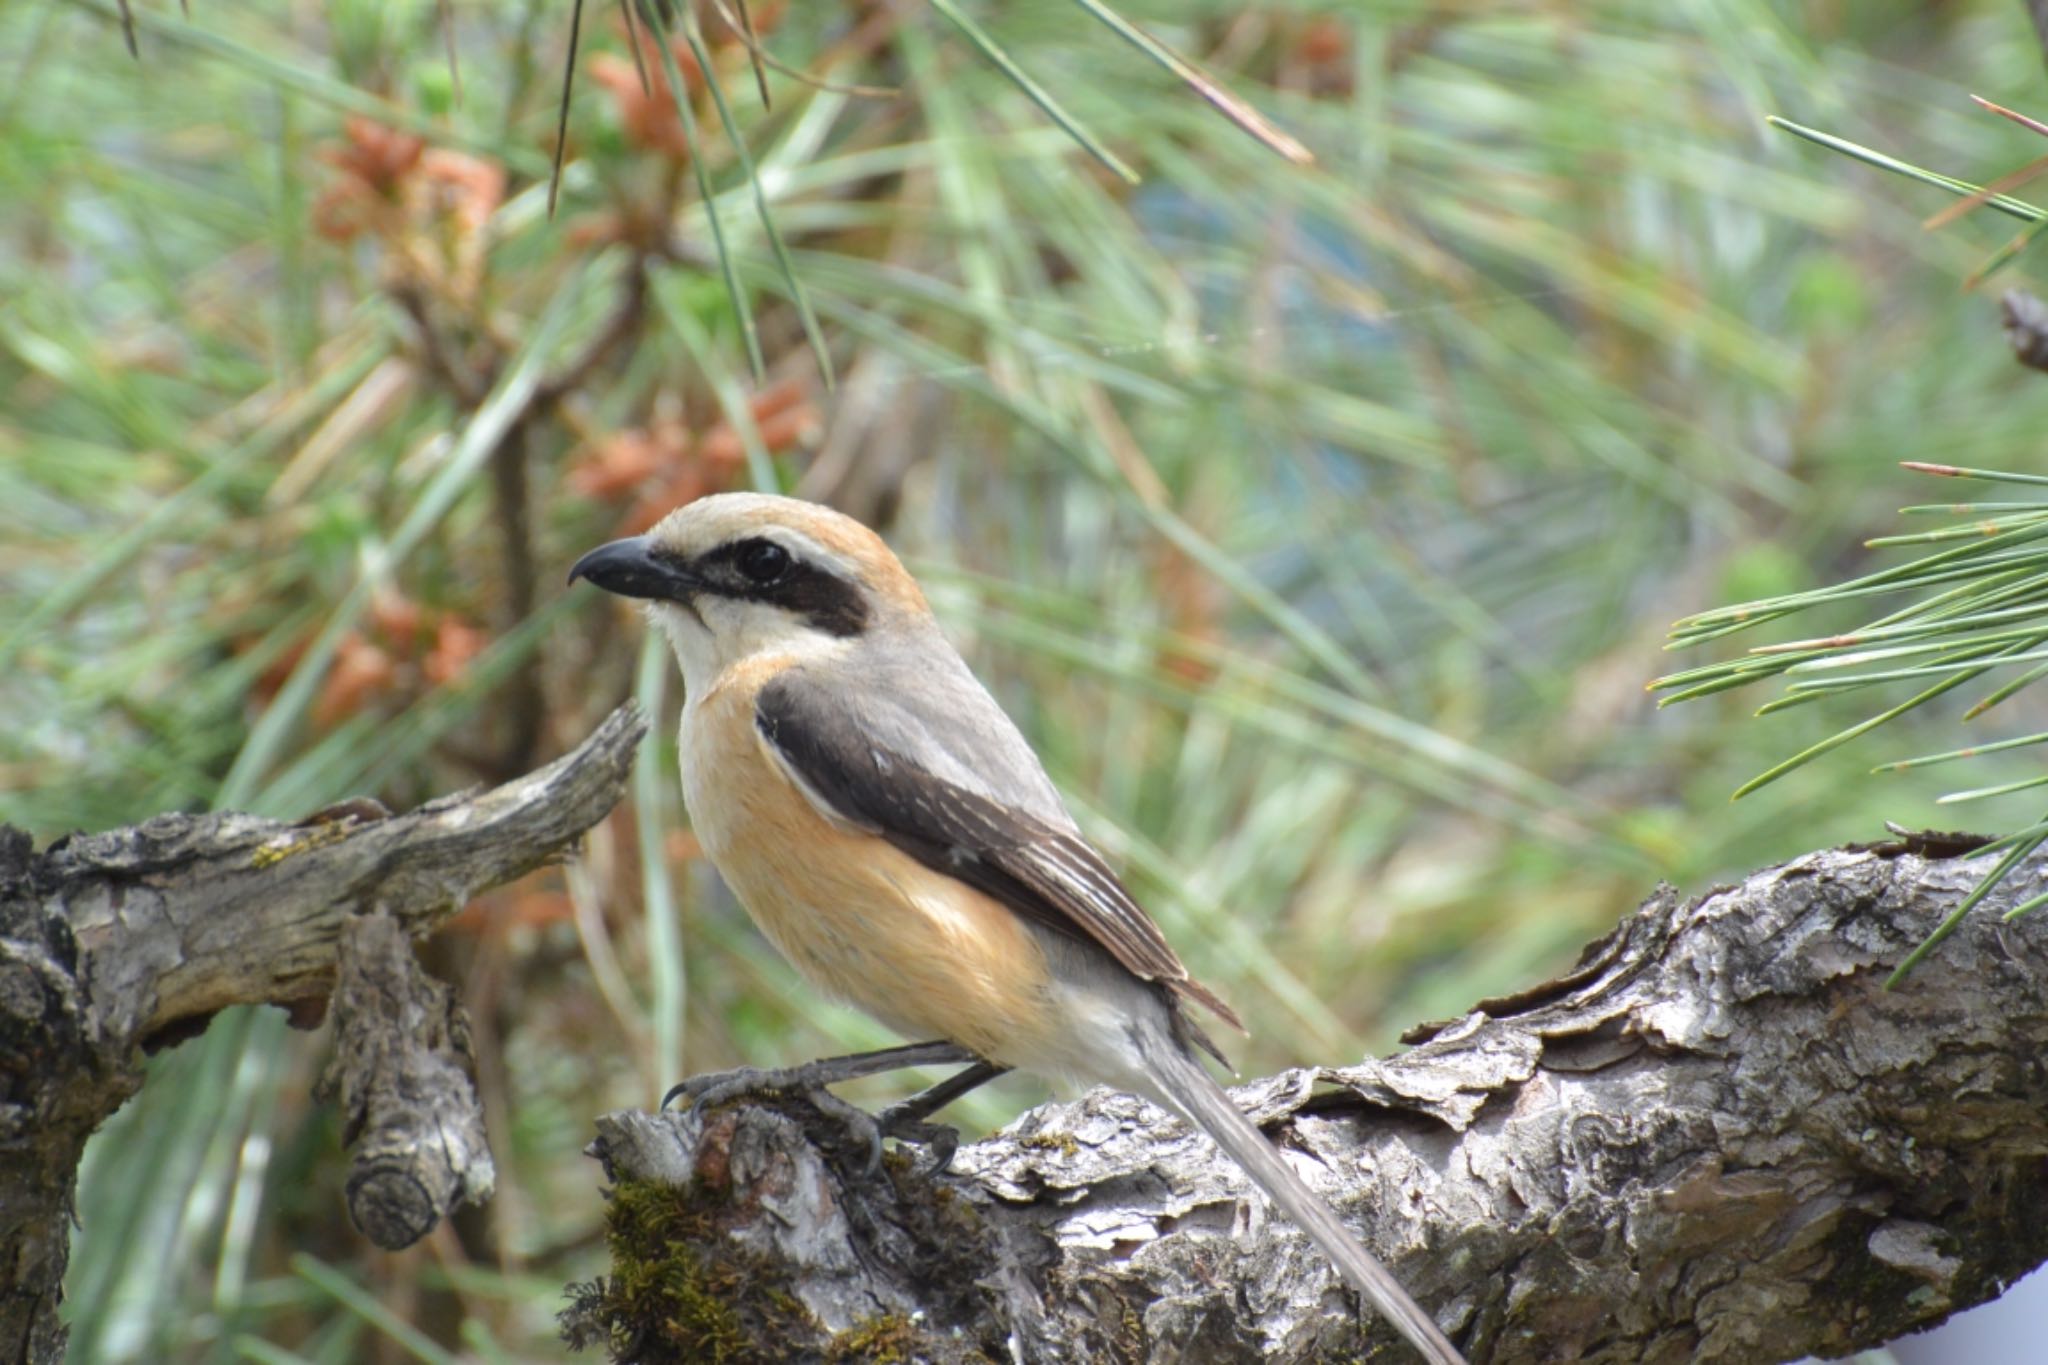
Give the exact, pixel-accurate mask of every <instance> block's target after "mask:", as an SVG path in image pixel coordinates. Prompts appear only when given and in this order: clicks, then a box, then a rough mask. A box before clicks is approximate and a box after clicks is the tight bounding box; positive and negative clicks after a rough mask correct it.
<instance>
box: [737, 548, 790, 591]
mask: <svg viewBox="0 0 2048 1365" xmlns="http://www.w3.org/2000/svg"><path fill="white" fill-rule="evenodd" d="M733 562H734V563H735V564H736V565H738V566H739V571H740V572H741V573H742V574H744V575H745V576H746V578H747V580H748V581H749V582H752V583H758V584H760V585H762V586H763V587H766V586H767V585H768V584H770V583H773V582H774V581H775V580H776V579H778V578H781V577H782V576H783V575H784V574H786V573H788V572H789V551H787V550H785V549H783V548H782V547H781V546H780V545H777V544H776V543H775V542H774V541H772V540H750V541H748V542H747V543H746V544H744V545H742V546H740V548H739V553H738V554H737V555H735V556H734V557H733Z"/></svg>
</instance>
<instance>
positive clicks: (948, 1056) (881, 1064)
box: [661, 1042, 981, 1109]
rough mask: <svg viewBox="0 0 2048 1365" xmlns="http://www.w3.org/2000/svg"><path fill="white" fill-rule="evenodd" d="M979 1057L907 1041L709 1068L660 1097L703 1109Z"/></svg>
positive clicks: (956, 1048)
mask: <svg viewBox="0 0 2048 1365" xmlns="http://www.w3.org/2000/svg"><path fill="white" fill-rule="evenodd" d="M980 1060H981V1058H979V1057H977V1056H975V1055H974V1054H973V1053H972V1052H970V1051H968V1050H967V1049H966V1048H964V1047H961V1046H960V1045H959V1044H958V1043H943V1042H932V1043H907V1044H905V1045H904V1046H902V1047H885V1048H881V1049H878V1050H877V1051H874V1052H854V1053H849V1054H848V1055H846V1056H844V1057H822V1058H820V1059H819V1060H817V1061H815V1062H805V1063H804V1064H803V1065H802V1066H784V1067H775V1068H773V1069H762V1068H756V1067H751V1066H740V1067H734V1068H733V1069H732V1070H731V1071H707V1072H705V1073H704V1074H703V1075H701V1076H692V1077H690V1078H689V1079H688V1080H685V1081H682V1082H680V1083H679V1084H677V1085H674V1086H671V1087H670V1088H669V1092H668V1093H667V1094H666V1095H663V1096H662V1097H661V1107H662V1108H664V1109H666V1108H668V1107H669V1106H670V1105H671V1104H674V1103H675V1102H676V1100H677V1099H678V1098H681V1099H686V1100H689V1101H690V1107H691V1108H693V1109H702V1108H704V1107H705V1106H707V1105H713V1104H723V1103H725V1102H726V1101H727V1100H733V1099H738V1098H739V1097H741V1096H742V1095H764V1094H792V1093H799V1094H800V1093H803V1092H806V1091H811V1090H822V1089H824V1088H825V1087H826V1086H828V1085H837V1084H839V1083H840V1082H841V1081H857V1080H859V1079H860V1078H861V1077H863V1076H879V1075H881V1074H882V1073H883V1072H884V1071H901V1070H903V1069H904V1068H905V1067H912V1066H950V1065H952V1064H953V1063H955V1062H978V1061H980Z"/></svg>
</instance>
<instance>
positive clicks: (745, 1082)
mask: <svg viewBox="0 0 2048 1365" xmlns="http://www.w3.org/2000/svg"><path fill="white" fill-rule="evenodd" d="M818 1072H819V1068H818V1067H816V1066H792V1067H778V1068H774V1069H761V1068H755V1067H736V1068H734V1069H733V1070H731V1071H713V1072H707V1073H706V1074H704V1075H702V1076H692V1077H690V1078H689V1079H687V1080H684V1081H681V1082H679V1083H677V1084H676V1085H674V1086H671V1087H670V1088H669V1091H668V1093H667V1094H665V1095H663V1096H662V1097H661V1107H662V1108H663V1109H667V1108H668V1107H669V1106H670V1105H671V1104H673V1103H675V1102H676V1100H677V1099H678V1098H681V1099H685V1100H688V1101H689V1107H688V1109H687V1110H686V1111H685V1112H686V1113H688V1114H689V1115H690V1116H691V1117H693V1118H695V1117H700V1116H702V1115H703V1114H704V1113H706V1112H707V1111H709V1110H712V1109H715V1108H717V1107H718V1106H720V1105H722V1104H728V1103H730V1102H731V1101H733V1100H737V1099H745V1098H748V1097H750V1096H765V1095H790V1096H797V1097H800V1098H802V1099H804V1100H807V1101H809V1103H810V1104H811V1107H812V1108H814V1109H816V1110H817V1111H818V1112H819V1113H820V1114H822V1115H824V1116H825V1117H827V1118H829V1119H832V1120H834V1121H836V1122H837V1123H838V1124H839V1125H840V1126H841V1127H842V1128H843V1129H844V1130H845V1132H846V1135H847V1137H848V1138H850V1139H851V1140H852V1143H853V1146H854V1148H855V1149H856V1150H857V1151H861V1152H862V1153H864V1159H863V1161H862V1165H861V1169H862V1173H863V1174H864V1175H867V1176H873V1175H874V1174H875V1173H876V1172H877V1171H879V1170H880V1169H881V1168H882V1141H883V1139H884V1138H895V1139H896V1140H897V1141H899V1142H907V1143H913V1144H916V1145H918V1146H921V1147H928V1148H930V1149H931V1152H932V1164H931V1166H930V1169H929V1171H928V1174H932V1175H937V1174H938V1173H940V1172H941V1171H944V1170H945V1169H946V1167H947V1166H948V1165H950V1164H951V1163H952V1160H953V1153H954V1151H955V1150H957V1149H958V1147H959V1145H960V1134H959V1133H958V1132H957V1131H956V1130H954V1129H952V1128H948V1127H946V1126H945V1125H944V1124H939V1123H926V1122H924V1121H923V1117H922V1115H921V1114H920V1113H919V1112H918V1111H917V1110H916V1109H915V1108H913V1107H912V1106H911V1105H910V1104H909V1103H908V1102H905V1103H903V1104H896V1105H891V1106H890V1107H889V1108H887V1109H884V1110H883V1111H882V1112H881V1113H880V1114H869V1113H868V1112H867V1111H866V1110H864V1109H862V1108H860V1107H859V1106H857V1105H854V1104H852V1103H850V1102H848V1101H846V1100H843V1099H841V1098H840V1097H839V1096H837V1095H835V1094H833V1093H832V1092H831V1091H830V1090H828V1089H826V1084H827V1080H828V1077H826V1076H821V1075H819V1074H818ZM830 1079H837V1078H836V1077H832V1078H830Z"/></svg>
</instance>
